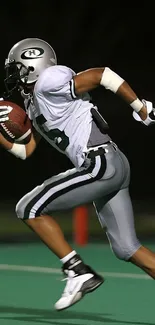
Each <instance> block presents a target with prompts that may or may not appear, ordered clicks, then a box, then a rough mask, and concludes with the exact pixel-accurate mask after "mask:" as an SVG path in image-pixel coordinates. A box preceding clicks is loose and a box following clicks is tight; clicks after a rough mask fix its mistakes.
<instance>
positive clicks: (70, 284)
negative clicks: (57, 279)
mask: <svg viewBox="0 0 155 325" xmlns="http://www.w3.org/2000/svg"><path fill="white" fill-rule="evenodd" d="M65 273H66V274H67V277H65V278H64V279H62V280H61V281H67V284H66V287H65V289H64V291H63V293H62V297H66V296H68V295H70V294H72V291H73V289H74V287H75V283H74V282H73V281H74V278H75V276H76V274H75V272H74V271H73V270H65Z"/></svg>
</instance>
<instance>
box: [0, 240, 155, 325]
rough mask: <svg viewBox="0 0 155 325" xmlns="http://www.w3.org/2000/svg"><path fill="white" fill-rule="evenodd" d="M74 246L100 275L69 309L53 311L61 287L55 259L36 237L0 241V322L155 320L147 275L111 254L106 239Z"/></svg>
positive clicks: (149, 324) (55, 324) (137, 323)
mask: <svg viewBox="0 0 155 325" xmlns="http://www.w3.org/2000/svg"><path fill="white" fill-rule="evenodd" d="M148 246H149V247H150V248H152V249H154V250H155V246H153V245H148ZM75 248H76V249H77V250H78V252H79V253H80V254H81V255H82V257H83V258H84V260H85V261H86V262H87V263H90V264H91V265H92V266H93V267H94V268H95V269H96V270H97V271H99V272H100V273H102V274H104V275H105V279H106V281H105V283H104V284H103V285H102V286H101V287H100V288H98V289H97V290H96V291H95V292H93V293H91V294H89V295H87V296H85V297H84V299H83V300H81V301H80V302H79V303H78V304H76V305H74V306H72V307H71V308H70V309H68V310H66V311H63V312H56V311H55V310H54V307H53V305H54V303H55V301H56V300H57V299H58V298H59V296H60V293H61V290H62V289H63V287H64V282H61V279H62V276H61V273H60V265H61V264H60V262H59V260H58V259H57V258H56V257H55V256H54V255H52V254H51V252H50V251H49V250H48V248H46V247H45V246H44V245H43V244H42V243H39V244H20V243H19V244H15V245H3V244H1V245H0V256H1V258H0V325H18V324H20V325H35V324H38V325H39V324H42V325H43V324H51V325H59V324H63V325H70V324H71V325H76V324H77V325H88V324H89V325H99V324H104V325H115V324H116V325H119V324H120V325H121V324H122V325H123V324H128V325H129V324H131V325H153V324H155V307H154V301H155V299H154V296H155V287H154V282H153V280H152V279H150V278H149V277H148V276H146V275H145V274H144V273H143V272H142V271H141V270H139V269H138V268H136V267H135V266H133V265H130V264H129V263H125V262H122V261H119V260H117V259H116V258H115V257H114V256H113V254H112V253H111V251H110V248H109V246H108V245H105V244H89V245H87V246H85V247H75Z"/></svg>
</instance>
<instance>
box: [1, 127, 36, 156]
mask: <svg viewBox="0 0 155 325" xmlns="http://www.w3.org/2000/svg"><path fill="white" fill-rule="evenodd" d="M40 139H41V136H40V135H39V133H38V132H36V131H34V132H33V133H32V135H31V139H30V141H29V143H28V144H26V145H24V144H19V143H11V142H10V141H8V140H6V139H5V138H4V137H3V135H2V134H1V133H0V145H1V146H2V147H3V148H4V149H5V150H7V151H8V152H10V153H12V154H13V155H14V156H16V157H17V158H20V159H23V160H25V159H26V158H28V157H30V156H31V155H32V153H33V152H34V151H35V149H36V147H37V145H38V143H39V141H40Z"/></svg>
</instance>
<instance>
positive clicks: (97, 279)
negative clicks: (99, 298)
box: [55, 266, 104, 311]
mask: <svg viewBox="0 0 155 325" xmlns="http://www.w3.org/2000/svg"><path fill="white" fill-rule="evenodd" d="M87 271H88V272H86V273H84V274H83V273H82V274H76V273H75V272H74V271H73V270H65V273H66V274H67V284H66V287H65V289H64V291H63V294H62V296H61V298H60V299H59V300H58V301H57V302H56V304H55V309H56V310H58V311H60V310H63V309H66V308H68V307H70V306H72V305H73V304H75V303H76V302H78V301H79V300H81V299H82V297H83V296H84V295H85V294H86V293H88V292H91V291H93V290H95V289H96V288H97V287H99V286H100V285H101V284H102V283H103V282H104V280H103V278H102V277H101V276H100V275H98V274H97V273H95V272H93V271H92V270H91V269H90V268H89V267H88V266H87Z"/></svg>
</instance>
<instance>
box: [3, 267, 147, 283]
mask: <svg viewBox="0 0 155 325" xmlns="http://www.w3.org/2000/svg"><path fill="white" fill-rule="evenodd" d="M4 270H5V271H19V272H32V273H42V274H62V272H61V269H57V268H51V267H40V266H31V265H9V264H0V271H4ZM98 273H100V274H101V275H103V276H104V277H111V278H128V279H142V280H151V278H150V277H149V276H148V275H146V274H136V273H120V272H98Z"/></svg>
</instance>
